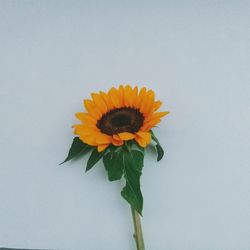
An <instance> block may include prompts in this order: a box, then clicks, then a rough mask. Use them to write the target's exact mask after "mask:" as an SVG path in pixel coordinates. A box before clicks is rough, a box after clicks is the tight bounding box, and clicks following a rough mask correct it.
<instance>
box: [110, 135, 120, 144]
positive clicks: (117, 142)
mask: <svg viewBox="0 0 250 250" xmlns="http://www.w3.org/2000/svg"><path fill="white" fill-rule="evenodd" d="M112 144H113V145H115V146H121V145H123V140H121V138H120V137H119V136H118V135H113V138H112Z"/></svg>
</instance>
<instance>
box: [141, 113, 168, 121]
mask: <svg viewBox="0 0 250 250" xmlns="http://www.w3.org/2000/svg"><path fill="white" fill-rule="evenodd" d="M167 114H169V112H168V111H165V112H157V113H153V114H151V115H149V116H147V117H146V118H145V120H144V124H145V123H147V122H148V121H152V120H155V119H159V118H162V117H163V116H165V115H167Z"/></svg>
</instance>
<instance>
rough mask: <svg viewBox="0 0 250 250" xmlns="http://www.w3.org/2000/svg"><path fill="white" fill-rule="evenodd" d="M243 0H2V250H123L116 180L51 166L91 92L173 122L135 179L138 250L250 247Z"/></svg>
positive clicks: (247, 42) (100, 172)
mask: <svg viewBox="0 0 250 250" xmlns="http://www.w3.org/2000/svg"><path fill="white" fill-rule="evenodd" d="M249 13H250V1H233V0H231V1H230V0H229V1H198V0H197V1H184V0H183V1H175V0H172V1H132V0H130V1H129V0H127V1H111V0H110V1H101V0H100V1H59V0H58V1H24V0H22V1H11V0H9V1H7V0H6V1H3V0H2V1H0V114H1V119H0V246H2V247H3V246H5V247H20V248H47V249H70V250H75V249H76V250H78V249H79V250H80V249H86V250H118V249H119V250H128V249H131V250H132V249H135V245H134V242H133V238H132V233H133V228H132V220H131V214H130V208H129V206H128V205H127V203H126V202H125V201H124V200H123V199H122V198H121V197H120V190H121V189H122V186H123V184H124V183H123V182H114V183H110V182H108V181H107V177H106V174H105V171H104V168H103V166H102V164H101V162H100V163H99V164H98V165H97V166H96V167H95V168H94V169H93V170H92V171H90V172H89V173H87V174H85V173H84V170H85V164H86V158H85V159H84V160H81V161H74V162H72V163H69V164H67V165H63V166H58V163H60V162H61V161H62V160H63V159H64V157H65V156H66V154H67V152H68V149H69V146H70V144H71V142H72V138H73V134H72V128H71V126H72V124H74V123H76V119H75V117H74V113H75V112H78V111H82V110H83V105H82V101H83V99H84V98H88V97H89V96H90V93H91V92H94V91H99V90H104V91H106V90H108V89H109V88H110V87H112V86H118V85H119V84H121V83H130V84H131V85H133V86H134V85H138V86H140V87H141V86H146V87H148V88H152V89H153V90H154V91H155V92H156V95H157V98H158V99H160V100H162V101H163V103H164V105H163V107H162V110H169V111H170V112H171V114H170V115H169V116H167V117H166V118H164V119H163V121H162V123H161V124H160V125H159V128H156V129H155V133H156V134H157V135H158V137H159V138H160V141H161V143H162V146H163V147H164V149H165V152H166V155H165V158H164V159H163V160H162V161H161V162H159V163H157V162H156V156H155V155H154V154H153V153H152V152H148V153H147V156H146V159H145V167H144V172H143V176H142V179H141V182H142V192H143V194H144V216H143V230H144V237H145V244H146V249H147V250H229V249H230V250H249V249H250V155H249V149H250V132H249V131H250V130H249V128H250V15H249Z"/></svg>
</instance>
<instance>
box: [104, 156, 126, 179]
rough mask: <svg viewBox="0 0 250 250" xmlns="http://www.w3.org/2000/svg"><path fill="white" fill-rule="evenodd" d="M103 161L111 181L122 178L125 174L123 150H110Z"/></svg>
mask: <svg viewBox="0 0 250 250" xmlns="http://www.w3.org/2000/svg"><path fill="white" fill-rule="evenodd" d="M103 163H104V166H105V168H106V170H107V173H108V179H109V180H110V181H116V180H120V179H121V177H122V175H123V169H124V165H123V152H122V151H118V152H109V153H108V154H106V155H104V157H103Z"/></svg>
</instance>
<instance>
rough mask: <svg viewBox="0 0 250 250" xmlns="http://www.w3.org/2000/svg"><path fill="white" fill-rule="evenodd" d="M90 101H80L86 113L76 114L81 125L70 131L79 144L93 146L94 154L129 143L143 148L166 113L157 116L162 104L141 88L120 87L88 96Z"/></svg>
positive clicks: (149, 91) (152, 94) (152, 93)
mask: <svg viewBox="0 0 250 250" xmlns="http://www.w3.org/2000/svg"><path fill="white" fill-rule="evenodd" d="M91 97H92V99H86V100H84V106H85V108H86V111H87V112H85V113H84V112H79V113H76V117H77V118H78V119H79V120H80V121H81V123H80V124H77V125H74V126H73V128H74V133H75V134H76V135H78V136H79V138H80V140H81V141H82V142H84V143H86V144H88V145H90V146H96V147H97V149H98V152H102V151H103V150H105V149H106V148H107V147H108V146H109V145H111V144H112V145H114V146H121V145H123V144H124V142H125V141H129V140H135V141H136V142H137V143H138V144H139V146H141V147H143V148H144V147H146V146H147V145H148V144H149V143H150V142H151V133H150V130H151V128H153V127H154V126H155V125H157V124H158V123H159V122H160V120H161V118H162V117H163V116H165V115H167V114H168V113H169V112H157V110H158V109H159V108H160V106H161V104H162V103H161V102H160V101H156V100H155V93H154V92H153V91H152V90H147V89H146V88H145V87H143V88H141V89H140V90H139V89H138V87H134V88H132V87H131V86H129V85H126V86H123V85H120V86H119V88H114V87H113V88H111V89H110V90H109V91H108V92H107V93H104V92H102V91H100V92H99V93H92V94H91Z"/></svg>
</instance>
